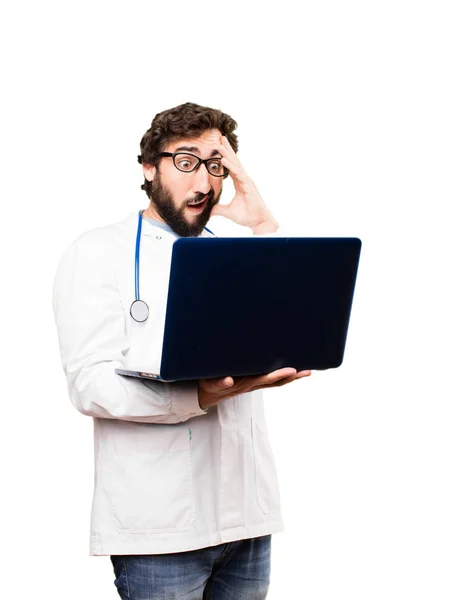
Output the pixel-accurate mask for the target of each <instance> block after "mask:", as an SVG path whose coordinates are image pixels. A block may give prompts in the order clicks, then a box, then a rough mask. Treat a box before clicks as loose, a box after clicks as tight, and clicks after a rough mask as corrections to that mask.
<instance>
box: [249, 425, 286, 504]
mask: <svg viewBox="0 0 460 600" xmlns="http://www.w3.org/2000/svg"><path fill="white" fill-rule="evenodd" d="M251 428H252V444H253V450H254V467H255V484H256V493H257V502H258V504H259V506H260V508H261V509H262V511H263V512H264V513H265V514H271V513H274V512H276V511H278V510H279V507H280V496H279V487H278V478H277V475H276V467H275V460H274V457H273V453H272V449H271V447H270V442H269V440H268V435H267V431H266V430H263V429H260V428H259V427H257V426H256V425H255V424H254V422H253V421H252V420H251Z"/></svg>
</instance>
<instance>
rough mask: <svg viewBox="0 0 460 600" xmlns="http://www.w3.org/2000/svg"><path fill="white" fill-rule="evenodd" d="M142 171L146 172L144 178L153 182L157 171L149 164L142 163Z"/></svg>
mask: <svg viewBox="0 0 460 600" xmlns="http://www.w3.org/2000/svg"><path fill="white" fill-rule="evenodd" d="M142 170H143V171H144V177H145V178H146V179H147V181H153V180H154V178H155V173H156V169H155V167H154V166H153V165H150V164H149V163H142Z"/></svg>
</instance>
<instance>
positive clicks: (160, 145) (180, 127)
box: [137, 102, 238, 198]
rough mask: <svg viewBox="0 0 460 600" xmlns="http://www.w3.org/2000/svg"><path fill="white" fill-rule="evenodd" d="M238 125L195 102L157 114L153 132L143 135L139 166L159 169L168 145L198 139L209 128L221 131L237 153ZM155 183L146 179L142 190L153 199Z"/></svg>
mask: <svg viewBox="0 0 460 600" xmlns="http://www.w3.org/2000/svg"><path fill="white" fill-rule="evenodd" d="M237 126H238V125H237V123H236V121H235V120H234V119H232V117H230V116H229V115H227V114H225V113H223V112H222V111H220V110H218V109H215V108H209V107H208V106H200V105H199V104H193V103H192V102H186V103H185V104H180V105H179V106H175V107H174V108H169V109H167V110H164V111H162V112H160V113H158V114H156V115H155V117H154V119H153V121H152V124H151V125H150V129H147V131H146V132H145V133H144V135H143V136H142V140H141V144H140V146H141V154H139V155H138V157H137V160H138V162H139V163H141V164H142V163H146V164H150V165H154V166H155V167H158V162H159V159H160V158H161V157H160V156H159V154H160V153H161V152H163V151H164V149H165V147H166V145H167V144H169V143H170V142H174V141H176V140H180V139H182V138H185V137H199V136H200V135H201V134H202V133H203V132H204V131H206V130H208V129H218V130H219V131H220V132H221V133H222V135H224V136H225V137H226V138H227V139H228V141H229V143H230V146H231V147H232V148H233V150H234V151H235V152H238V138H237V136H236V134H235V133H234V131H235V129H236V128H237ZM151 185H152V183H151V182H150V181H147V180H146V179H144V184H143V185H141V189H142V190H144V191H145V192H146V194H147V196H148V197H149V198H150V197H151V195H150V191H151Z"/></svg>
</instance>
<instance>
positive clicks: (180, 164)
mask: <svg viewBox="0 0 460 600" xmlns="http://www.w3.org/2000/svg"><path fill="white" fill-rule="evenodd" d="M160 156H171V157H172V159H173V162H174V166H175V167H176V169H179V171H183V172H184V173H191V172H192V171H196V170H197V169H198V168H199V167H200V165H201V163H204V166H205V167H206V169H207V171H208V173H210V174H211V175H213V176H214V177H227V175H228V173H229V170H228V169H227V168H226V167H224V165H223V164H222V163H221V162H220V158H206V159H203V158H200V157H199V156H195V155H194V154H189V153H188V152H160Z"/></svg>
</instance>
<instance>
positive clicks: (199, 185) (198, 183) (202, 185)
mask: <svg viewBox="0 0 460 600" xmlns="http://www.w3.org/2000/svg"><path fill="white" fill-rule="evenodd" d="M194 175H195V182H194V183H195V185H194V189H193V191H194V192H195V193H198V192H200V193H202V194H207V193H209V191H210V190H211V182H210V180H209V178H210V177H212V175H210V173H208V170H207V169H206V165H205V164H204V163H201V165H200V166H199V167H198V169H197V170H196V171H195V173H194Z"/></svg>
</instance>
